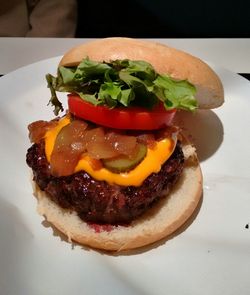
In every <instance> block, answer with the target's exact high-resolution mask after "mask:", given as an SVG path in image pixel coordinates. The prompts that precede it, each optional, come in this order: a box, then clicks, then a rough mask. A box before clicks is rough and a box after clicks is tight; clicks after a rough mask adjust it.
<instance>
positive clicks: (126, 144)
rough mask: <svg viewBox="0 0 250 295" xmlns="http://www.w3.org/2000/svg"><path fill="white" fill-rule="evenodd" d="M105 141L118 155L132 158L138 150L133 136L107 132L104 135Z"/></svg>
mask: <svg viewBox="0 0 250 295" xmlns="http://www.w3.org/2000/svg"><path fill="white" fill-rule="evenodd" d="M105 139H106V141H107V142H108V143H109V144H110V145H111V146H112V148H113V149H114V150H115V151H117V153H118V154H120V155H126V156H131V157H132V156H133V155H134V154H135V153H136V151H137V149H138V144H137V140H136V137H135V136H129V135H123V134H119V133H115V132H109V133H107V134H106V135H105Z"/></svg>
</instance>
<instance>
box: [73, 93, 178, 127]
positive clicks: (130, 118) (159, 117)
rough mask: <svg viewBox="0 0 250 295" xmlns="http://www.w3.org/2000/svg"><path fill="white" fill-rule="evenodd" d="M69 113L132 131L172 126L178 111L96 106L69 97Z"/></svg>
mask: <svg viewBox="0 0 250 295" xmlns="http://www.w3.org/2000/svg"><path fill="white" fill-rule="evenodd" d="M68 105H69V111H70V113H72V114H73V115H75V116H76V117H79V118H82V119H85V120H88V121H91V122H94V123H96V124H99V125H102V126H105V127H110V128H116V129H130V130H135V129H136V130H155V129H159V128H161V127H164V126H166V125H170V124H171V122H172V120H173V118H174V115H175V112H176V110H170V111H166V109H165V108H164V106H163V105H160V106H157V107H156V108H154V109H153V110H152V111H150V110H147V109H144V108H139V107H130V108H125V107H124V108H113V109H110V108H108V107H106V106H95V105H93V104H91V103H89V102H86V101H84V100H82V99H81V98H80V97H79V96H78V95H74V94H69V95H68Z"/></svg>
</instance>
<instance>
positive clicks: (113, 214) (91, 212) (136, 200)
mask: <svg viewBox="0 0 250 295" xmlns="http://www.w3.org/2000/svg"><path fill="white" fill-rule="evenodd" d="M26 162H27V164H28V165H29V167H30V168H31V169H32V170H33V180H34V181H35V182H36V183H37V185H38V186H39V188H40V189H41V190H43V191H45V192H46V194H47V196H48V197H49V198H51V200H53V201H54V202H55V203H57V204H58V205H59V206H60V207H62V208H65V209H69V210H74V211H76V212H77V214H78V215H79V217H80V218H81V219H83V220H84V221H87V222H94V223H101V224H127V223H130V222H131V221H132V220H133V219H135V218H136V217H138V216H139V215H141V214H142V213H144V212H145V211H146V210H147V209H148V208H149V207H151V206H152V204H153V203H154V202H156V201H157V200H158V199H160V198H161V197H162V196H166V194H167V193H168V192H169V190H170V189H171V188H172V186H173V185H174V184H175V183H176V181H177V180H178V178H179V176H180V174H181V172H182V170H183V166H184V155H183V152H182V149H181V145H180V143H179V142H178V143H177V146H176V148H175V151H174V152H173V154H172V155H171V157H170V158H169V159H168V161H166V162H165V163H164V164H163V166H162V168H161V170H160V171H159V172H158V173H153V174H151V175H150V176H148V177H147V178H146V179H145V180H144V182H143V184H142V185H141V186H139V187H135V186H128V187H125V186H119V185H111V184H108V183H107V182H105V181H97V180H95V179H93V178H92V177H91V176H90V175H89V174H88V173H86V172H84V171H80V172H77V173H74V174H72V175H70V176H62V177H55V176H52V175H51V174H50V168H49V163H48V161H47V159H46V156H45V149H44V141H42V142H41V143H39V144H33V145H32V146H31V147H30V148H29V149H28V151H27V155H26Z"/></svg>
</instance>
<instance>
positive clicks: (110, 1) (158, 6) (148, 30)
mask: <svg viewBox="0 0 250 295" xmlns="http://www.w3.org/2000/svg"><path fill="white" fill-rule="evenodd" d="M109 36H127V37H137V38H249V37H250V0H249V1H246V0H244V1H243V0H236V1H230V0H228V1H224V0H223V1H219V0H217V1H214V0H210V1H202V0H200V1H197V0H191V1H181V0H179V1H178V0H171V1H166V0H134V1H133V0H123V1H117V0H116V1H115V0H106V1H105V0H103V1H100V0H92V1H89V0H87V1H84V0H79V1H78V25H77V31H76V37H80V38H102V37H109Z"/></svg>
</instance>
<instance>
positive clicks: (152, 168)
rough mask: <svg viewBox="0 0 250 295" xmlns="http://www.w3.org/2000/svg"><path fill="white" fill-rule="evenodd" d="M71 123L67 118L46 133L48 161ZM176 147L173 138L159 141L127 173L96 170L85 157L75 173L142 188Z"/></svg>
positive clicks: (85, 156) (84, 156)
mask: <svg viewBox="0 0 250 295" xmlns="http://www.w3.org/2000/svg"><path fill="white" fill-rule="evenodd" d="M69 123H70V119H69V118H68V117H67V116H66V117H64V118H62V119H61V120H59V122H58V125H57V126H56V127H54V128H52V129H51V130H49V131H47V132H46V134H45V153H46V157H47V160H48V161H50V158H51V154H52V151H53V148H54V144H55V140H56V137H57V134H58V133H59V132H60V130H61V129H62V128H63V127H64V126H66V125H67V124H69ZM175 145H176V142H175V141H174V140H173V139H172V138H165V139H163V140H161V141H158V142H157V144H156V146H155V147H154V148H153V149H151V148H148V151H147V155H146V157H145V158H144V159H143V160H142V162H141V163H140V164H139V165H137V166H136V167H135V168H134V169H132V170H130V171H129V172H126V173H113V172H111V171H109V170H108V169H106V168H101V169H98V170H94V169H93V167H92V165H91V159H90V158H89V156H87V155H83V157H82V158H81V159H80V160H79V162H78V164H77V165H76V167H75V172H78V171H81V170H83V171H86V172H87V173H88V174H89V175H91V176H92V177H93V178H94V179H96V180H100V181H101V180H104V181H107V182H108V183H110V184H118V185H123V186H129V185H133V186H140V185H141V184H142V182H143V181H144V180H145V179H146V178H147V177H148V176H149V175H150V174H152V173H157V172H159V171H160V169H161V166H162V164H163V163H164V162H165V161H167V159H168V158H169V157H170V156H171V155H172V153H173V151H174V149H175Z"/></svg>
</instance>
